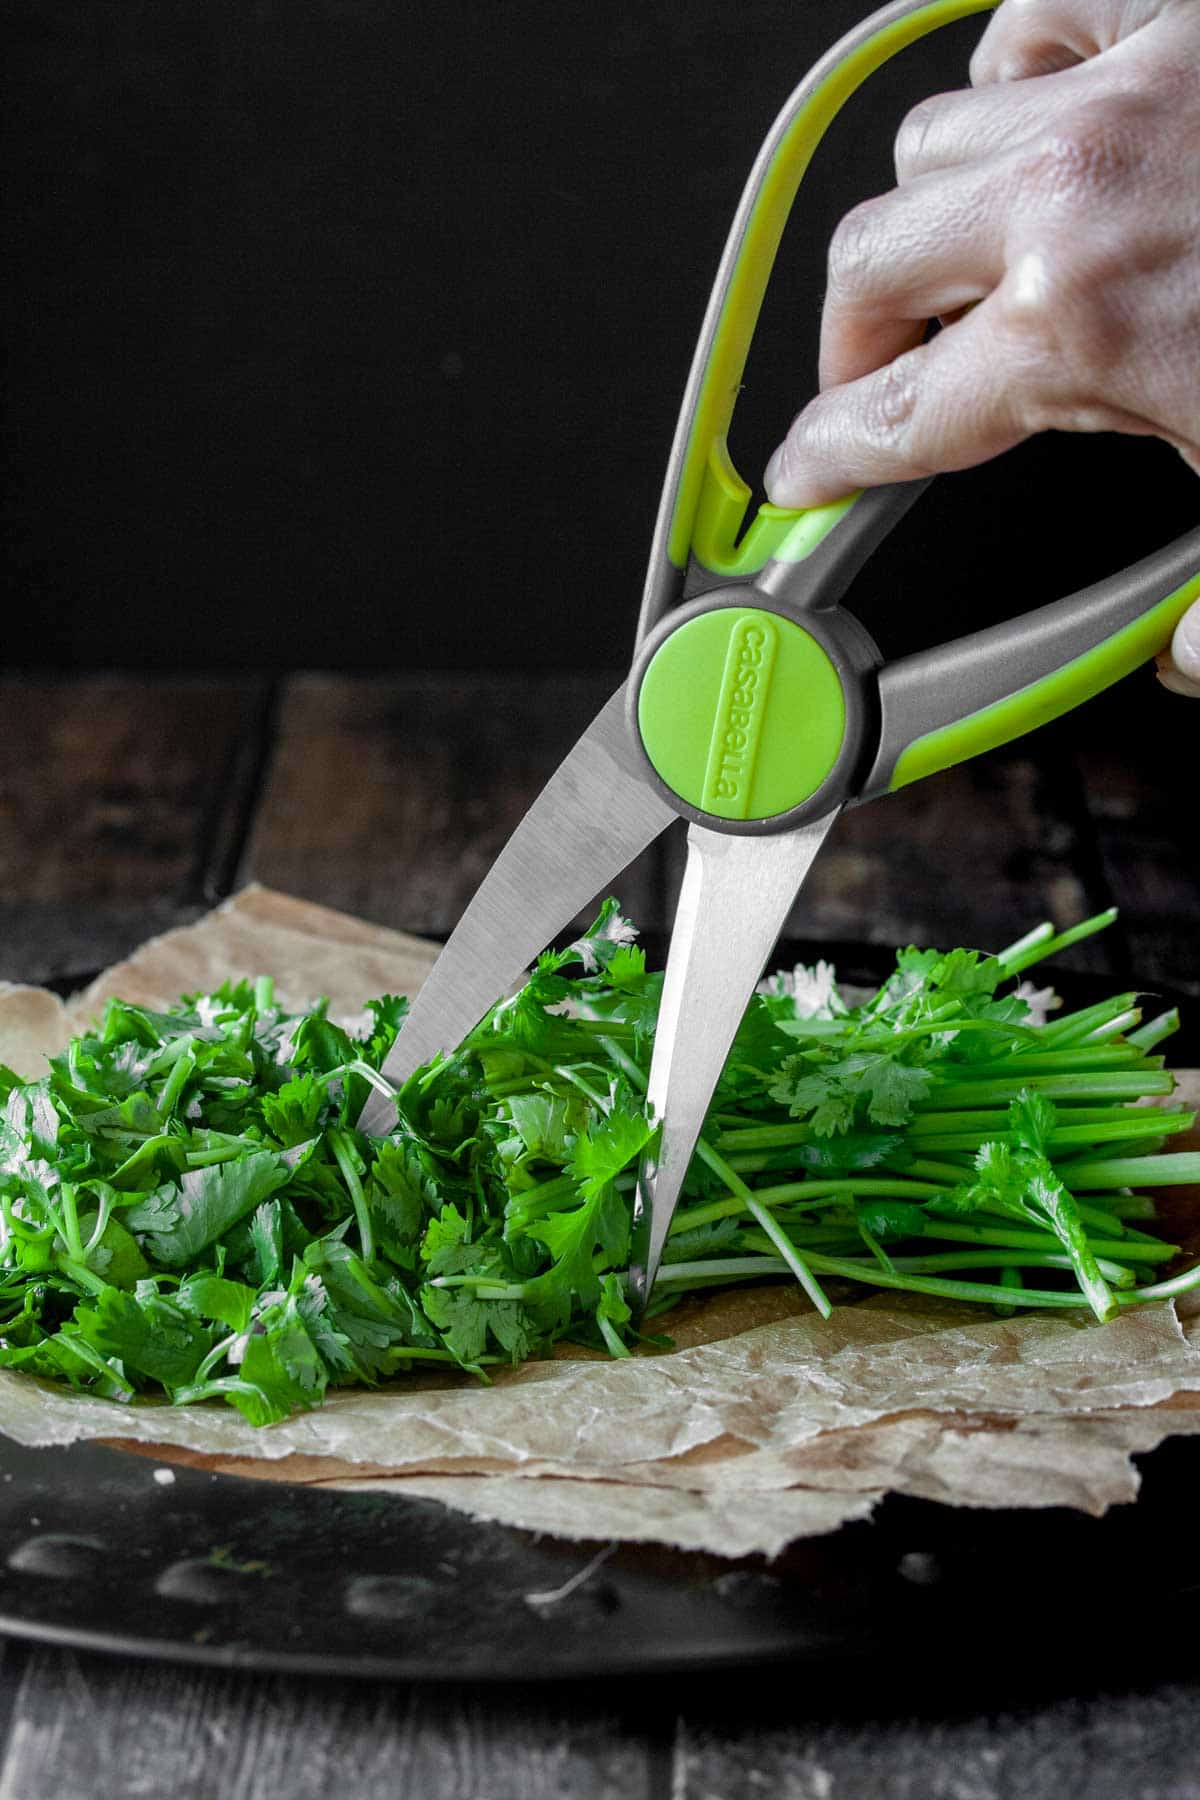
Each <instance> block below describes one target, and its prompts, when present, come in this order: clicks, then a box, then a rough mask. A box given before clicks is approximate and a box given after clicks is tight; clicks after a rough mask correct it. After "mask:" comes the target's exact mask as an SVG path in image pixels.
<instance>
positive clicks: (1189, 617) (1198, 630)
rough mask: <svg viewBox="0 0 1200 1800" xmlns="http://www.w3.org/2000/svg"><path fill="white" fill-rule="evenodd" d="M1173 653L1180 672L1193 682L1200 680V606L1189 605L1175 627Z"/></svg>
mask: <svg viewBox="0 0 1200 1800" xmlns="http://www.w3.org/2000/svg"><path fill="white" fill-rule="evenodd" d="M1171 655H1172V657H1173V658H1174V661H1175V664H1176V667H1177V668H1178V670H1179V673H1180V674H1181V675H1182V676H1184V677H1185V679H1186V680H1188V681H1191V682H1200V607H1196V606H1192V607H1189V609H1188V611H1187V612H1185V613H1184V615H1183V617H1182V619H1180V621H1179V624H1178V625H1177V626H1176V628H1175V637H1174V641H1173V642H1172V644H1171Z"/></svg>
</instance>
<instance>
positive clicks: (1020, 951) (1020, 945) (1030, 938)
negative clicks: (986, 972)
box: [996, 919, 1054, 975]
mask: <svg viewBox="0 0 1200 1800" xmlns="http://www.w3.org/2000/svg"><path fill="white" fill-rule="evenodd" d="M1053 936H1054V927H1053V925H1052V924H1051V923H1050V921H1049V919H1043V920H1042V923H1041V924H1040V925H1035V926H1034V927H1033V929H1032V931H1027V932H1026V933H1025V935H1024V937H1019V938H1018V939H1017V940H1016V942H1015V943H1013V944H1010V945H1009V946H1008V948H1007V950H999V951H997V953H996V961H997V962H998V963H1000V964H1001V965H1002V966H1003V968H1004V971H1005V973H1006V974H1009V975H1011V974H1012V973H1014V970H1015V968H1016V966H1017V959H1018V958H1019V957H1022V956H1024V955H1025V953H1026V952H1027V951H1029V950H1037V952H1038V956H1039V957H1040V956H1041V955H1042V951H1041V948H1040V946H1041V945H1043V944H1048V943H1049V942H1050V940H1051V938H1052V937H1053ZM1021 966H1022V967H1031V966H1032V965H1031V964H1022V965H1021Z"/></svg>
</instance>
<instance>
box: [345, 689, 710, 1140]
mask: <svg viewBox="0 0 1200 1800" xmlns="http://www.w3.org/2000/svg"><path fill="white" fill-rule="evenodd" d="M675 817H676V814H675V813H674V811H673V810H672V808H671V807H670V806H669V805H668V803H667V802H666V801H665V800H664V799H662V798H661V797H660V795H659V794H658V793H656V792H655V790H654V789H653V788H652V787H651V786H650V784H649V782H648V781H647V779H646V776H645V773H644V765H643V764H642V761H641V758H640V756H639V754H638V752H637V750H636V748H635V747H634V745H633V743H632V740H631V738H630V733H629V727H628V725H627V724H626V719H625V689H624V687H621V688H619V689H618V690H617V692H616V693H615V694H614V695H613V697H612V699H611V700H610V701H609V702H608V703H607V705H606V706H604V707H603V708H602V709H601V711H600V712H599V713H598V714H597V716H596V718H595V720H594V721H593V723H592V724H591V725H590V726H589V727H588V729H587V730H586V731H585V732H584V734H583V736H582V737H581V738H580V739H579V741H578V743H577V744H576V745H575V747H574V749H573V750H571V751H570V752H569V753H568V755H567V757H566V759H565V760H564V761H563V762H562V763H561V764H560V765H559V767H558V769H557V771H556V772H555V774H554V775H552V776H551V778H550V780H549V781H548V782H547V784H546V786H545V787H544V788H543V789H542V791H541V793H540V794H539V795H538V797H537V799H536V800H535V801H534V803H533V805H532V806H531V807H530V809H529V811H528V812H527V813H526V814H525V817H524V818H523V819H522V821H521V823H520V824H519V825H518V826H517V829H516V830H515V831H514V832H513V834H512V836H511V837H510V838H509V840H508V843H507V844H506V845H505V847H504V849H503V850H502V851H501V852H500V855H499V856H498V857H497V859H496V861H495V863H493V865H492V868H491V870H490V871H489V873H488V874H487V875H486V876H485V877H484V880H483V882H482V883H481V885H480V887H479V890H478V892H477V893H476V895H475V898H474V899H473V900H472V901H471V903H470V905H469V906H468V907H467V910H466V911H465V912H464V913H463V915H462V918H461V919H460V920H459V922H458V924H457V926H456V927H455V929H454V931H453V932H452V934H451V936H450V938H449V940H448V942H447V944H446V946H445V948H444V950H443V951H442V953H441V955H440V956H439V957H438V960H437V962H436V963H435V964H434V965H433V968H432V970H431V971H430V973H429V975H428V977H427V979H426V981H425V983H424V985H423V986H422V988H421V991H420V993H419V994H418V996H417V999H416V1002H415V1004H414V1005H413V1008H412V1011H411V1012H410V1013H409V1015H408V1017H407V1019H406V1020H405V1022H404V1024H403V1026H402V1028H401V1031H400V1035H399V1037H398V1038H397V1040H396V1042H395V1044H394V1045H393V1046H392V1050H391V1054H390V1055H389V1056H388V1058H387V1060H386V1062H385V1063H384V1065H383V1074H384V1075H385V1076H386V1078H387V1079H388V1080H389V1081H390V1082H392V1083H393V1084H394V1085H395V1086H396V1087H400V1086H402V1085H403V1083H404V1082H405V1081H407V1080H408V1078H409V1076H410V1075H411V1074H412V1073H413V1071H414V1070H416V1069H419V1068H420V1067H421V1065H422V1064H423V1063H427V1062H429V1061H430V1060H431V1059H432V1058H433V1057H434V1056H436V1055H437V1053H438V1052H439V1051H452V1050H455V1049H457V1047H458V1045H459V1044H460V1043H461V1042H462V1040H463V1038H464V1037H466V1035H467V1033H468V1032H469V1031H471V1030H472V1029H473V1028H474V1027H475V1026H476V1025H478V1023H479V1021H480V1019H482V1017H483V1015H484V1014H485V1013H486V1012H487V1010H488V1008H489V1006H491V1005H492V1004H493V1002H494V1001H496V1000H498V999H499V998H500V996H501V995H502V994H504V993H506V992H507V991H508V989H509V988H510V987H511V986H512V984H513V982H514V981H516V980H517V978H518V976H520V975H521V974H523V972H524V971H525V970H526V969H527V968H528V967H529V964H530V963H531V962H532V961H533V959H534V957H535V956H537V955H538V953H539V952H540V951H541V950H544V949H545V947H546V945H547V944H548V943H549V942H550V940H551V938H552V937H554V935H555V933H556V932H558V931H561V930H562V928H563V926H564V925H565V924H566V923H567V921H568V920H569V919H572V918H573V917H574V916H575V914H576V913H577V912H578V911H579V910H580V908H581V907H584V906H586V905H587V904H588V902H589V901H591V900H593V899H594V898H595V897H596V895H597V894H598V893H599V892H600V890H601V889H602V888H603V887H605V886H606V885H607V884H608V883H609V882H611V881H612V880H613V879H614V877H615V876H617V875H619V874H620V872H621V870H622V869H623V868H624V867H625V865H626V863H629V862H632V860H633V858H634V857H635V856H636V855H637V854H638V853H639V851H641V850H644V849H645V848H646V845H647V844H649V843H651V842H652V841H653V840H654V839H655V838H656V837H657V836H658V834H659V832H660V831H662V830H663V829H664V828H665V827H666V826H667V825H669V824H670V823H671V821H672V820H673V819H674V818H675ZM394 1117H395V1109H394V1106H393V1104H392V1102H391V1101H390V1100H388V1099H386V1098H385V1097H384V1095H382V1094H380V1093H377V1092H376V1093H372V1095H371V1097H370V1099H369V1100H368V1101H367V1103H366V1106H365V1107H364V1108H363V1111H362V1116H361V1117H360V1119H359V1122H358V1123H359V1129H360V1130H361V1131H369V1132H375V1133H384V1132H386V1131H389V1130H390V1129H391V1128H392V1124H393V1122H394Z"/></svg>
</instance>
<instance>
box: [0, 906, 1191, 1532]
mask: <svg viewBox="0 0 1200 1800" xmlns="http://www.w3.org/2000/svg"><path fill="white" fill-rule="evenodd" d="M433 954H434V950H433V947H432V946H430V945H427V944H424V943H422V942H420V941H419V940H417V939H414V938H410V937H406V936H404V935H403V934H400V933H397V932H392V931H387V930H384V929H383V928H381V927H377V926H372V925H367V924H365V923H363V922H361V921H359V920H355V919H350V918H347V917H345V916H344V915H342V914H339V913H335V912H331V911H329V910H328V909H326V908H324V907H319V906H313V905H310V904H308V903H307V902H304V901H299V900H294V899H291V898H288V897H287V896H284V895H281V894H275V893H272V892H271V891H270V890H267V889H263V888H250V889H247V890H246V891H245V892H243V893H241V894H239V895H237V896H236V897H235V898H234V899H233V900H231V901H228V902H226V904H225V905H224V906H222V907H220V908H218V909H217V910H216V911H215V912H213V913H211V914H209V915H208V916H207V917H206V918H204V919H201V920H200V921H198V923H196V924H195V925H192V926H187V927H185V928H183V929H182V930H179V931H174V932H170V933H168V934H167V935H165V936H163V937H161V938H157V939H154V940H152V941H151V942H150V943H148V944H146V945H144V946H143V947H142V948H141V949H140V950H139V951H137V952H136V953H135V954H134V955H133V956H132V957H131V958H130V959H129V960H128V961H127V962H125V963H122V964H119V965H117V966H116V967H115V968H113V969H110V970H108V971H106V973H105V974H104V975H103V976H101V977H100V978H99V980H98V981H97V982H95V983H93V985H92V986H91V987H90V988H89V989H87V990H86V992H84V993H83V994H81V995H78V996H76V997H75V999H74V1000H73V1001H71V1002H69V1003H67V1004H65V1005H64V1004H63V1003H62V1002H61V1001H59V1000H58V999H57V998H56V997H55V996H54V995H51V994H46V993H44V992H42V991H41V990H38V989H29V988H9V989H7V990H0V1058H2V1059H3V1060H5V1061H7V1062H10V1063H11V1064H12V1065H13V1066H14V1067H16V1068H19V1069H20V1070H21V1071H22V1073H27V1074H29V1075H36V1074H38V1073H40V1071H41V1068H42V1067H43V1058H44V1056H45V1055H46V1054H47V1053H52V1052H53V1051H55V1050H57V1049H58V1048H60V1047H61V1046H62V1044H63V1043H65V1041H66V1040H67V1038H68V1037H69V1036H70V1035H71V1034H72V1032H73V1031H77V1030H79V1029H81V1028H82V1026H83V1024H84V1023H86V1022H87V1021H88V1020H89V1019H90V1018H91V1017H92V1016H93V1015H94V1014H95V1012H96V1011H97V1009H98V1007H99V1006H100V1004H101V1003H102V1001H103V999H104V997H105V996H107V995H108V994H113V993H119V994H121V995H122V996H124V997H125V998H127V999H131V1000H134V1001H138V1002H141V1003H144V1004H152V1005H164V1004H168V1003H170V1002H171V1001H173V1000H174V999H175V998H177V996H178V995H179V994H180V993H182V992H190V991H195V990H196V989H203V988H207V987H210V986H215V985H216V984H217V983H219V982H220V981H222V980H224V979H226V978H228V977H230V976H234V977H236V976H242V975H249V976H253V975H257V974H269V975H272V976H273V977H274V978H275V982H276V987H277V991H278V994H279V997H280V999H281V1001H282V1002H283V1004H285V1005H287V1006H289V1007H290V1006H302V1005H307V1004H310V1003H311V1001H312V1000H313V999H314V998H315V997H316V996H317V995H318V994H327V995H328V996H329V998H330V1002H331V1007H330V1010H331V1012H332V1013H333V1014H334V1015H335V1016H337V1017H339V1018H342V1019H344V1020H352V1019H357V1018H358V1016H359V1014H360V1010H361V1007H362V1003H363V1002H364V1001H365V1000H366V999H367V998H368V997H369V996H371V995H373V994H376V993H380V992H383V991H385V990H386V991H391V992H397V991H400V992H404V991H412V990H414V989H415V988H416V987H417V986H418V985H419V983H420V981H421V979H422V977H423V975H424V973H425V972H426V970H427V969H428V967H429V966H430V963H431V962H432V959H433ZM1186 1085H1187V1086H1188V1087H1189V1089H1190V1092H1191V1093H1192V1094H1194V1096H1195V1097H1196V1098H1197V1099H1200V1077H1189V1078H1187V1084H1186ZM1193 1197H1194V1199H1195V1201H1196V1209H1197V1213H1198V1214H1200V1194H1196V1195H1194V1196H1193ZM1183 1198H1184V1196H1182V1195H1176V1196H1175V1197H1173V1204H1172V1213H1173V1215H1174V1216H1175V1219H1176V1220H1177V1219H1178V1217H1179V1215H1180V1202H1181V1201H1182V1200H1183ZM1198 1235H1200V1234H1198ZM1181 1310H1182V1309H1181ZM669 1329H670V1330H671V1332H672V1335H673V1337H674V1338H675V1340H676V1343H677V1345H678V1346H679V1347H678V1348H677V1349H676V1350H675V1351H674V1352H673V1353H670V1354H667V1355H657V1356H638V1357H634V1358H632V1359H630V1360H628V1361H621V1362H613V1361H609V1360H607V1359H597V1358H595V1357H591V1356H587V1355H585V1354H584V1353H582V1352H572V1351H571V1350H570V1349H569V1347H568V1348H567V1350H566V1353H565V1354H563V1355H560V1356H557V1357H555V1358H553V1359H552V1360H549V1361H545V1362H536V1363H527V1364H525V1365H523V1366H522V1367H520V1368H518V1369H513V1370H505V1371H503V1372H502V1373H501V1374H500V1375H499V1376H498V1378H497V1379H496V1381H495V1383H494V1385H493V1386H491V1387H482V1386H479V1385H478V1384H476V1383H475V1382H474V1381H473V1380H470V1379H468V1378H459V1377H457V1376H453V1375H451V1376H443V1375H438V1376H436V1377H433V1378H430V1377H428V1376H414V1377H413V1378H412V1379H411V1380H406V1381H404V1382H403V1384H402V1385H401V1384H398V1385H397V1386H396V1387H395V1388H393V1389H390V1390H388V1391H387V1392H383V1393H355V1392H350V1393H336V1394H332V1395H331V1396H330V1398H329V1399H328V1400H327V1401H326V1403H325V1404H324V1405H323V1406H322V1407H321V1408H319V1409H318V1410H317V1411H315V1412H313V1413H308V1414H304V1415H301V1416H299V1417H296V1418H294V1419H290V1420H287V1421H285V1422H283V1423H281V1424H278V1425H272V1426H268V1427H267V1428H265V1429H263V1430H256V1429H254V1428H253V1427H252V1426H250V1425H247V1424H246V1423H245V1421H243V1420H242V1419H241V1417H240V1415H238V1414H237V1413H235V1412H234V1411H232V1409H228V1408H224V1407H212V1408H209V1407H181V1408H178V1409H175V1408H172V1407H169V1406H165V1405H150V1404H146V1405H143V1404H137V1405H134V1406H123V1405H118V1404H116V1403H114V1402H111V1401H106V1400H99V1399H90V1398H88V1397H81V1396H78V1395H74V1394H71V1393H69V1392H67V1391H64V1390H58V1389H54V1388H52V1387H50V1386H49V1385H48V1384H43V1383H40V1382H36V1381H33V1380H31V1379H30V1378H28V1377H27V1376H24V1375H21V1374H18V1373H15V1372H11V1371H0V1430H3V1431H4V1432H6V1433H7V1434H8V1435H9V1436H10V1437H13V1438H15V1439H17V1440H18V1441H19V1442H21V1443H24V1444H31V1445H32V1444H57V1443H67V1442H70V1441H71V1440H73V1439H75V1438H104V1439H109V1440H118V1441H121V1442H123V1443H126V1444H128V1445H129V1447H130V1448H131V1449H133V1448H139V1449H149V1448H150V1447H154V1453H155V1454H157V1455H159V1456H170V1457H174V1458H176V1459H177V1460H181V1461H189V1462H199V1463H202V1464H203V1466H205V1467H208V1468H214V1469H219V1470H222V1471H225V1472H228V1473H236V1474H240V1475H256V1476H265V1477H274V1478H276V1479H286V1480H292V1481H301V1482H305V1483H313V1484H324V1485H329V1486H342V1487H357V1488H376V1489H386V1490H389V1491H392V1492H396V1493H406V1494H415V1495H420V1496H423V1497H426V1498H432V1499H436V1500H439V1501H442V1502H443V1503H445V1504H447V1505H449V1506H454V1507H457V1508H460V1509H461V1510H463V1511H465V1512H468V1513H470V1514H472V1515H474V1516H477V1517H480V1518H487V1519H493V1520H498V1521H501V1522H503V1523H506V1524H509V1525H515V1526H521V1527H524V1528H526V1529H530V1530H535V1531H547V1532H552V1533H556V1534H558V1535H560V1536H563V1537H568V1538H589V1539H596V1538H600V1539H631V1540H650V1541H654V1542H658V1543H665V1544H670V1545H674V1546H677V1547H680V1548H684V1549H695V1550H707V1551H712V1552H716V1553H718V1554H721V1555H726V1556H742V1555H746V1554H748V1553H751V1552H763V1553H765V1554H767V1555H774V1554H777V1553H778V1552H779V1551H780V1550H781V1549H783V1547H784V1546H785V1545H786V1544H787V1543H789V1542H790V1541H791V1540H792V1539H794V1538H797V1537H804V1536H810V1535H814V1534H818V1533H822V1532H826V1531H830V1530H833V1529H834V1528H835V1527H836V1526H838V1525H840V1524H842V1523H843V1522H845V1521H846V1520H850V1519H857V1518H862V1517H864V1516H866V1515H868V1514H869V1513H870V1511H871V1509H872V1508H873V1507H874V1506H875V1504H876V1503H877V1502H878V1501H879V1500H880V1499H881V1498H882V1496H883V1495H884V1494H885V1493H887V1492H889V1491H893V1492H899V1493H905V1494H912V1495H918V1496H921V1497H924V1498H928V1499H934V1500H940V1501H944V1502H948V1503H950V1504H956V1505H971V1506H995V1507H998V1506H1006V1507H1007V1506H1072V1507H1078V1508H1081V1509H1083V1510H1085V1511H1087V1512H1091V1513H1101V1512H1103V1511H1104V1510H1105V1509H1106V1508H1107V1507H1108V1506H1110V1505H1113V1504H1114V1503H1116V1502H1120V1501H1128V1500H1132V1499H1133V1498H1134V1497H1135V1495H1136V1493H1137V1486H1138V1476H1137V1471H1136V1469H1135V1467H1134V1465H1133V1463H1132V1462H1131V1460H1130V1458H1131V1457H1132V1456H1133V1455H1134V1454H1136V1453H1138V1452H1141V1451H1145V1450H1149V1449H1152V1448H1153V1447H1154V1446H1155V1445H1156V1444H1158V1443H1159V1442H1161V1440H1162V1439H1163V1438H1165V1437H1167V1436H1168V1435H1171V1434H1173V1433H1190V1432H1193V1431H1200V1311H1198V1313H1197V1315H1196V1316H1195V1317H1194V1318H1192V1317H1183V1318H1181V1317H1180V1316H1178V1314H1177V1312H1176V1309H1175V1308H1174V1307H1172V1306H1170V1305H1167V1304H1163V1305H1154V1306H1146V1307H1139V1308H1136V1309H1130V1310H1129V1311H1126V1312H1124V1313H1122V1314H1121V1316H1120V1317H1119V1318H1118V1319H1117V1320H1115V1321H1114V1322H1113V1323H1111V1324H1109V1325H1098V1324H1097V1323H1095V1321H1092V1320H1090V1319H1088V1318H1085V1317H1084V1316H1083V1315H1082V1314H1076V1313H1072V1314H1064V1315H1061V1316H1056V1315H1049V1314H1043V1313H1031V1314H1029V1315H1027V1316H1024V1317H1018V1318H1015V1319H998V1318H996V1317H994V1316H993V1315H992V1314H990V1313H986V1312H983V1311H982V1310H980V1309H976V1308H973V1307H969V1306H965V1305H962V1306H959V1305H954V1306H951V1305H944V1304H940V1303H938V1302H936V1301H932V1300H926V1299H921V1298H918V1297H916V1296H910V1295H877V1296H874V1297H872V1298H869V1299H864V1300H861V1301H858V1302H857V1303H846V1304H843V1305H839V1306H838V1307H836V1309H835V1311H834V1315H833V1317H832V1319H830V1320H828V1321H825V1320H822V1319H820V1318H819V1317H818V1316H817V1315H816V1314H815V1313H814V1312H812V1311H811V1310H810V1309H808V1308H807V1303H806V1302H805V1301H804V1299H803V1296H801V1295H800V1294H799V1293H798V1291H797V1290H796V1289H795V1288H794V1287H791V1286H783V1285H781V1286H780V1287H778V1288H771V1289H758V1290H755V1291H753V1292H749V1293H744V1294H736V1293H735V1294H730V1295H726V1296H714V1297H707V1296H706V1297H704V1298H702V1299H697V1300H693V1301H690V1302H687V1303H686V1304H685V1305H684V1306H683V1307H681V1308H680V1309H679V1312H678V1313H677V1314H676V1315H673V1322H672V1324H671V1325H670V1327H669Z"/></svg>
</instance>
